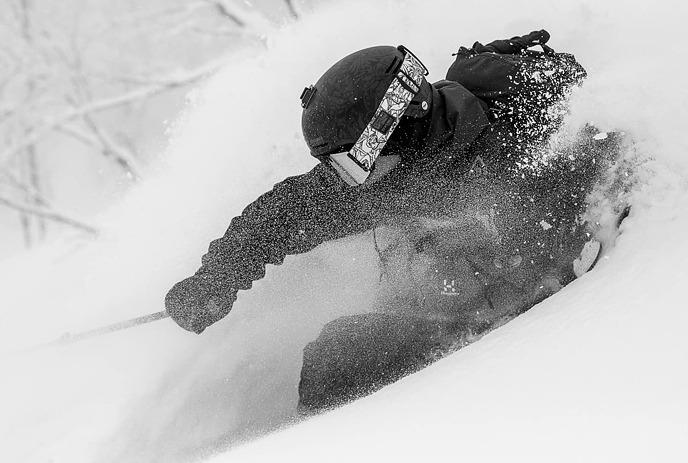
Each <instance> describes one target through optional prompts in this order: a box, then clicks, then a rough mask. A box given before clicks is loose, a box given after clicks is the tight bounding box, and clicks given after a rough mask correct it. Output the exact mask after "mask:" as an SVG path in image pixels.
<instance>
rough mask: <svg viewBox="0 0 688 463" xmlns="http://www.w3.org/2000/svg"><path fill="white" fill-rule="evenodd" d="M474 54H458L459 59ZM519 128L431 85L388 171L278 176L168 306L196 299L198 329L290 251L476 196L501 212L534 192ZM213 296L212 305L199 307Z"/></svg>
mask: <svg viewBox="0 0 688 463" xmlns="http://www.w3.org/2000/svg"><path fill="white" fill-rule="evenodd" d="M477 45H479V44H477ZM474 48H475V47H474ZM464 50H465V49H464ZM473 54H475V52H474V51H471V53H468V54H466V53H464V54H463V55H462V54H461V53H460V54H459V56H458V58H457V62H459V60H462V59H464V60H465V59H468V58H470V57H471V56H473ZM456 66H457V65H456V64H454V66H453V67H454V68H455V67H456ZM515 133H516V131H515V130H514V127H513V124H512V121H506V120H504V119H502V120H500V119H498V118H495V117H494V114H493V111H492V108H491V107H490V104H489V101H484V100H481V99H479V98H478V97H476V96H475V95H474V94H473V93H471V92H470V91H468V90H467V89H466V88H465V87H464V86H463V85H461V84H460V83H458V82H452V81H448V80H444V81H440V82H437V83H435V84H433V103H432V110H431V114H430V115H429V116H428V117H426V118H425V119H423V120H421V121H418V122H415V123H412V122H407V123H405V124H402V125H400V127H399V128H398V129H397V131H395V133H394V136H393V138H392V140H390V142H389V144H388V145H387V146H386V148H385V150H386V154H401V155H402V162H401V164H400V165H399V166H398V167H396V168H395V170H394V171H392V172H391V173H390V174H388V175H387V176H386V177H385V178H383V179H381V180H380V181H379V182H377V183H375V184H374V185H372V186H370V187H367V188H352V187H349V186H347V185H345V184H344V183H343V182H342V181H341V180H340V179H339V177H337V175H336V174H335V173H333V172H332V171H331V170H330V169H329V167H327V166H325V165H323V164H320V165H317V166H315V167H314V168H313V169H312V170H311V171H310V172H308V173H305V174H303V175H298V176H295V177H290V178H287V179H286V180H284V181H282V182H280V183H278V184H277V185H275V186H274V187H273V189H272V190H271V191H269V192H267V193H265V194H263V195H262V196H260V197H259V198H258V199H257V200H256V201H254V202H253V203H252V204H250V205H249V206H248V207H246V209H245V210H244V211H243V212H242V214H241V215H240V216H238V217H235V218H234V219H232V221H231V223H230V225H229V228H228V229H227V231H226V233H225V234H224V236H223V237H221V238H219V239H217V240H215V241H213V242H211V244H210V247H209V250H208V253H207V254H206V255H204V256H203V258H202V266H201V268H200V269H199V270H198V271H197V272H196V273H195V275H193V276H191V277H189V278H187V279H185V280H183V281H181V282H180V283H178V284H176V285H175V286H174V287H173V288H172V289H171V290H170V292H169V293H168V295H167V298H166V306H167V308H168V312H172V311H173V310H175V311H178V310H180V306H185V307H182V310H194V308H197V310H199V312H198V313H197V314H196V318H195V321H194V323H193V324H192V325H191V326H190V329H192V330H193V331H196V332H200V331H202V330H203V329H204V328H205V327H206V326H207V325H209V324H211V323H214V322H215V321H217V320H219V319H220V318H222V317H223V316H225V315H226V314H227V313H228V312H229V310H230V309H231V306H232V303H233V302H234V301H235V300H236V295H237V291H239V290H245V289H249V288H250V287H251V286H252V283H253V281H256V280H259V279H260V278H262V277H263V276H264V275H265V266H266V265H267V264H273V265H279V264H281V263H282V262H283V261H284V259H285V257H286V256H288V255H293V254H300V253H305V252H308V251H310V250H312V249H313V248H315V247H316V246H318V245H320V244H321V243H323V242H325V241H330V240H334V239H337V238H341V237H344V236H348V235H353V234H357V233H361V232H364V231H366V230H370V229H372V228H374V227H376V226H378V225H381V224H384V223H385V222H387V221H399V220H400V219H408V218H412V217H437V218H446V217H448V216H451V215H452V214H456V211H461V210H462V205H467V204H471V203H475V202H476V201H477V202H478V203H481V204H485V205H486V207H493V206H494V205H499V207H500V208H501V209H503V210H505V211H506V210H509V209H511V208H519V207H527V206H528V204H530V203H531V201H527V200H524V199H523V198H522V197H521V192H520V191H519V188H520V186H519V181H518V179H519V176H518V175H516V174H515V172H516V169H515V166H516V163H517V162H518V160H519V153H518V152H515V150H519V149H520V150H521V151H523V150H522V147H520V146H519V145H518V140H516V139H515ZM476 170H479V171H480V172H478V173H480V174H481V175H476ZM508 216H509V215H508V214H502V215H501V216H500V217H499V220H501V223H500V224H499V226H500V227H501V228H503V229H504V230H507V229H509V230H512V233H511V234H510V236H513V237H514V243H516V242H518V241H519V240H520V238H521V235H520V234H518V233H513V231H515V230H517V229H518V227H519V224H517V223H515V222H514V221H513V220H511V219H510V218H509V217H508ZM521 228H522V227H521ZM523 233H525V232H523ZM211 300H212V301H213V302H214V307H215V310H214V311H211V312H210V313H207V312H204V311H203V310H200V309H199V308H202V307H204V306H206V305H207V304H208V301H211ZM172 316H173V317H174V314H172ZM187 329H189V327H188V326H187Z"/></svg>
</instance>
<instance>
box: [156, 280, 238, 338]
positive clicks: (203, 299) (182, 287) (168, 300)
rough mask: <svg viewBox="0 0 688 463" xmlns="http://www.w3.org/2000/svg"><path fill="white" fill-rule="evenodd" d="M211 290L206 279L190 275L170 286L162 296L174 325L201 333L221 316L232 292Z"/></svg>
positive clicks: (225, 311) (228, 305)
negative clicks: (223, 293) (215, 292)
mask: <svg viewBox="0 0 688 463" xmlns="http://www.w3.org/2000/svg"><path fill="white" fill-rule="evenodd" d="M213 293H214V291H211V289H210V287H209V284H207V282H205V281H203V280H202V279H201V278H199V277H198V276H192V277H190V278H186V279H185V280H182V281H180V282H179V283H177V284H176V285H174V286H173V287H172V289H170V291H169V292H168V293H167V296H166V297H165V309H166V311H167V313H168V314H169V316H170V317H171V318H172V319H173V320H174V321H175V322H176V323H177V325H179V326H181V327H182V328H184V329H185V330H187V331H193V332H194V333H197V334H201V333H202V332H203V330H205V329H206V328H207V327H209V326H210V325H212V324H213V323H215V322H216V321H218V320H221V319H222V318H224V317H225V316H226V315H227V314H228V313H229V311H230V310H231V308H232V303H233V302H234V301H235V300H236V292H234V291H227V296H217V295H216V294H213Z"/></svg>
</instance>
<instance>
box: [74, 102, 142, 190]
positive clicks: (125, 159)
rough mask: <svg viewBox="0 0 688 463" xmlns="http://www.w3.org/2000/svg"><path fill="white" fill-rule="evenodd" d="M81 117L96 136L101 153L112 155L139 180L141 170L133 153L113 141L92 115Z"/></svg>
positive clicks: (128, 172)
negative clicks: (100, 146)
mask: <svg viewBox="0 0 688 463" xmlns="http://www.w3.org/2000/svg"><path fill="white" fill-rule="evenodd" d="M83 119H84V121H85V122H86V125H87V126H88V127H89V128H90V129H91V130H92V131H93V133H94V134H95V136H96V137H97V138H98V141H100V144H101V145H102V151H103V153H104V154H105V155H108V156H112V157H113V158H114V159H115V162H116V163H117V164H119V165H120V166H121V167H122V168H123V169H124V171H125V172H126V173H127V174H128V175H130V176H131V177H132V178H133V179H134V180H140V179H141V170H140V168H139V165H138V161H137V160H136V158H135V157H134V155H133V153H132V152H131V151H129V150H128V149H127V148H125V147H122V146H120V145H119V144H118V143H117V142H115V141H114V140H113V139H112V137H111V136H110V135H109V134H108V133H107V131H106V130H105V129H103V128H102V127H100V126H99V125H98V124H96V123H95V121H94V120H93V118H92V117H90V116H89V115H84V116H83Z"/></svg>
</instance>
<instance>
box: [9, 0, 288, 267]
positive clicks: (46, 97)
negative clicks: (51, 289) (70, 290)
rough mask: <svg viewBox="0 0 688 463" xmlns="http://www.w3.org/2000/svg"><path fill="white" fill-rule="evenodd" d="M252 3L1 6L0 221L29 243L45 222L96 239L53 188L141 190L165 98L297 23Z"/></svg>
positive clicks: (16, 1)
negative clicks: (1, 217) (237, 51)
mask: <svg viewBox="0 0 688 463" xmlns="http://www.w3.org/2000/svg"><path fill="white" fill-rule="evenodd" d="M258 3H260V5H259V6H255V5H253V4H251V3H250V2H248V1H240V0H145V1H143V2H142V1H135V0H121V1H119V2H109V1H107V0H62V1H60V2H49V1H47V0H5V1H4V2H2V3H0V41H1V43H2V44H3V45H2V46H1V48H0V206H4V207H0V214H8V213H14V214H19V221H18V224H19V229H20V230H21V233H22V236H23V241H24V243H25V245H26V246H31V245H32V244H33V243H35V242H36V241H39V240H41V239H43V237H45V235H46V232H47V231H48V230H52V229H53V228H54V227H47V222H50V223H59V224H60V226H65V225H66V226H69V227H71V228H74V229H78V230H81V231H85V232H87V233H89V234H94V233H97V230H96V229H95V227H93V226H91V225H89V224H87V223H85V222H84V221H83V220H79V219H77V218H75V217H73V214H72V213H68V212H66V211H65V210H67V209H74V210H78V209H79V207H76V206H74V205H70V204H65V207H64V209H65V210H60V209H59V208H58V207H56V206H55V202H56V201H55V198H54V196H60V187H59V186H58V187H56V186H55V185H64V184H65V183H73V182H77V183H78V182H79V181H80V180H82V179H80V178H76V176H77V175H84V174H78V172H79V171H84V170H86V171H87V172H90V174H94V175H96V176H102V175H104V174H103V173H106V175H109V176H110V177H111V178H110V181H111V182H112V183H117V184H122V183H125V184H130V183H133V182H136V181H137V180H138V179H140V178H141V177H142V176H144V175H145V164H146V156H145V152H146V149H145V146H146V145H147V144H148V143H149V138H150V134H149V133H148V132H150V131H149V130H148V131H147V130H146V129H145V128H146V127H149V125H150V122H151V119H156V123H157V125H158V126H160V124H159V122H157V121H160V120H166V119H168V118H170V117H172V116H173V114H169V113H168V112H165V113H163V114H160V110H159V108H161V107H162V108H166V111H170V108H169V106H170V104H169V103H168V102H166V101H165V100H166V99H171V100H175V101H179V100H181V99H182V98H183V94H184V92H185V90H186V89H188V88H189V86H190V85H193V84H195V83H197V82H198V81H199V80H201V79H203V78H206V77H207V76H209V75H210V74H212V73H213V72H214V71H215V70H216V69H218V68H219V67H220V66H222V65H223V64H224V63H225V59H224V57H225V56H226V54H227V52H228V51H229V50H231V49H232V48H236V47H238V46H246V45H254V46H264V45H265V35H266V33H267V32H268V30H269V29H270V28H271V27H273V26H274V22H275V21H279V20H281V19H282V18H286V17H290V18H292V19H296V18H298V16H299V15H298V12H297V9H296V7H295V5H294V2H293V1H291V0H285V1H282V0H269V1H267V0H266V1H262V2H258ZM172 106H175V105H174V104H173V105H172ZM176 106H177V107H178V106H179V103H177V104H176ZM156 108H157V109H156ZM175 109H176V108H175ZM151 112H153V113H156V116H151V114H150V113H151ZM158 128H159V127H158ZM77 152H79V153H83V152H86V153H87V154H88V156H90V157H94V156H97V157H99V158H102V159H104V160H106V161H107V165H109V166H110V167H107V166H105V165H104V164H103V163H102V162H92V163H91V164H89V165H88V167H87V168H84V167H83V166H81V167H79V168H78V169H77V168H75V166H74V163H75V162H77V161H75V159H80V158H79V156H76V153H77ZM82 158H83V155H82ZM56 159H58V160H59V161H58V162H56ZM46 165H48V166H49V168H48V167H45V166H46ZM85 175H89V174H85ZM65 177H71V178H70V179H69V180H68V181H67V180H65V179H64V178H65ZM98 180H99V181H100V180H103V179H100V178H99V179H98ZM107 180H108V179H104V181H105V182H106V183H107ZM99 181H96V182H93V183H95V184H97V183H99ZM51 186H52V187H51ZM79 194H81V195H87V194H89V192H88V191H80V192H79ZM63 196H64V195H63ZM66 196H67V197H68V196H69V195H66ZM73 197H76V196H73ZM57 202H59V201H57ZM67 202H68V201H67ZM14 223H15V225H14V228H16V227H17V225H16V224H17V222H16V221H15V222H14ZM10 226H11V225H9V223H8V222H7V221H4V222H3V221H0V227H3V228H7V227H10ZM3 235H5V236H8V233H6V232H3ZM0 254H2V250H1V249H0Z"/></svg>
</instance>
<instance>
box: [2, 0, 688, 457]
mask: <svg viewBox="0 0 688 463" xmlns="http://www.w3.org/2000/svg"><path fill="white" fill-rule="evenodd" d="M669 3H670V2H666V4H662V3H657V2H655V3H652V4H651V5H650V4H643V5H628V4H626V3H621V2H608V3H605V4H603V5H600V4H598V3H589V4H588V3H587V2H567V3H566V4H562V5H556V6H555V5H554V4H552V3H551V2H546V1H544V0H542V1H535V2H528V3H523V4H519V3H518V2H505V1H497V2H493V3H491V4H489V5H480V6H479V7H478V6H468V5H459V4H456V2H451V1H448V0H437V1H434V2H432V4H428V2H420V1H418V0H408V1H404V2H399V3H391V2H384V3H380V4H378V3H376V4H375V5H373V4H371V3H370V2H367V3H366V2H346V3H342V4H341V5H339V4H337V3H332V4H328V5H327V6H325V7H322V8H320V9H319V10H317V11H315V12H313V13H311V14H310V15H307V16H306V17H305V18H303V20H302V21H300V22H299V23H297V24H293V25H288V26H285V27H284V28H283V29H282V30H279V31H275V33H274V34H273V35H272V36H271V37H269V38H268V41H267V43H268V46H267V48H266V50H264V51H261V52H255V50H250V51H248V50H247V51H245V52H243V53H239V54H237V56H236V59H235V62H234V63H233V64H232V65H231V66H228V68H227V69H226V70H224V71H223V72H220V73H219V74H218V75H217V76H215V77H214V78H213V79H212V80H211V81H210V82H209V83H208V84H207V85H206V86H205V87H204V88H202V89H198V90H197V91H196V92H194V93H193V94H192V95H190V98H189V109H188V111H187V113H186V114H185V115H184V116H183V117H182V119H181V121H180V122H179V123H178V124H177V126H176V127H175V128H174V130H173V138H172V140H171V142H170V147H169V149H168V150H167V152H166V153H165V154H164V156H163V155H161V159H160V165H159V168H158V173H157V175H156V176H155V177H154V178H150V179H148V180H146V181H145V182H143V184H142V185H141V186H140V187H138V188H137V189H136V190H135V191H133V192H132V193H131V194H129V195H128V196H127V197H126V198H123V200H122V202H121V203H120V204H119V205H118V206H117V207H115V208H113V209H112V210H110V211H108V212H107V213H104V214H103V215H102V216H101V217H100V218H99V222H100V225H101V227H102V228H103V229H104V230H106V232H105V233H104V235H103V236H102V237H101V238H100V239H98V240H97V241H94V242H92V243H89V244H87V245H79V246H78V247H75V245H74V243H72V242H71V241H69V240H66V239H65V240H63V241H61V242H59V243H54V244H53V245H51V246H49V247H46V248H45V249H42V250H40V251H37V252H35V253H33V254H31V255H29V256H23V257H22V258H21V259H19V258H18V259H15V260H13V261H5V262H3V263H2V265H0V282H1V283H0V285H1V288H0V314H1V315H2V319H3V324H2V327H0V352H2V354H1V356H0V368H2V371H3V381H2V384H1V385H0V410H2V420H1V421H0V449H1V450H0V455H2V459H3V460H4V461H31V462H42V461H53V462H63V461H64V462H70V463H71V462H79V461H88V462H90V461H98V462H107V461H126V462H134V461H145V462H149V461H165V462H175V461H193V460H198V459H205V458H211V459H215V461H225V460H227V461H229V460H231V461H268V459H270V460H273V459H275V460H276V459H280V460H285V459H286V460H287V461H290V460H298V461H323V460H326V461H343V460H347V461H348V460H351V459H356V460H363V461H366V460H372V459H381V460H388V459H390V460H391V459H395V460H399V461H411V460H413V461H418V460H419V459H423V460H425V459H430V458H436V457H440V456H449V457H452V458H457V459H458V458H472V459H474V460H475V459H477V460H479V461H494V460H497V461H499V460H503V459H505V458H509V459H512V460H531V461H532V460H535V461H551V460H556V461H580V460H585V461H610V460H613V461H617V460H625V461H636V460H637V461H642V460H648V459H652V460H660V459H662V460H668V461H684V460H686V458H687V457H688V455H686V453H688V450H686V448H685V445H683V441H684V440H685V436H686V435H688V429H687V424H686V423H687V421H686V419H685V416H687V415H688V403H687V402H688V399H687V398H686V396H685V391H686V390H687V389H688V388H687V386H688V373H686V372H685V368H684V365H685V364H686V360H688V340H686V339H687V338H686V337H685V336H684V335H683V327H684V326H686V323H685V322H686V318H687V317H688V315H687V313H688V312H687V311H686V308H687V307H686V303H685V302H684V298H683V289H684V288H683V287H682V283H683V282H685V281H687V279H686V276H687V275H686V273H687V271H686V269H685V265H684V263H685V262H686V259H688V242H686V239H685V235H686V231H687V230H688V217H686V214H685V213H686V211H688V196H687V195H686V193H684V191H685V190H686V186H687V185H688V181H687V180H686V178H687V177H686V169H687V168H688V161H687V160H686V159H687V158H686V151H687V149H686V148H687V142H686V139H685V135H684V131H685V129H684V127H685V125H686V121H687V120H688V117H686V116H687V114H686V113H687V112H688V105H687V104H686V103H688V92H686V90H685V89H684V87H685V86H684V82H683V81H684V80H685V78H684V76H685V71H686V69H685V67H686V65H685V64H684V63H683V62H682V61H680V60H679V59H677V56H679V53H678V51H676V50H673V49H672V48H673V47H678V45H677V44H679V43H682V41H681V37H680V35H679V33H680V30H681V22H682V18H685V17H686V14H685V13H686V11H685V10H686V6H676V5H669ZM541 27H546V28H547V29H548V30H549V31H550V32H551V33H552V36H553V39H552V43H551V45H552V46H553V47H554V48H555V49H560V50H567V51H570V52H572V53H574V54H576V55H577V57H578V58H579V59H580V61H581V62H582V63H583V64H584V65H585V66H586V68H587V69H588V72H589V74H590V78H589V79H588V81H587V83H586V85H585V87H584V88H583V89H581V90H580V91H578V92H577V93H576V94H575V95H574V97H573V100H572V114H571V117H570V118H569V121H568V128H569V129H570V130H575V129H576V128H577V127H580V126H581V125H582V124H583V123H585V122H588V121H592V122H594V123H595V124H596V125H597V126H599V127H601V128H602V129H605V130H611V129H623V130H626V131H628V132H629V133H631V134H632V135H633V137H634V139H635V140H636V145H635V150H636V152H637V153H641V154H643V155H645V156H649V157H651V160H650V161H648V162H647V163H645V165H644V167H643V169H644V170H643V172H642V175H641V178H642V180H643V181H642V182H641V184H640V185H639V186H638V188H637V191H635V194H634V197H633V203H634V205H633V211H632V214H631V216H630V217H629V219H627V221H626V222H625V224H624V226H623V230H622V232H623V233H622V235H621V236H620V238H619V240H618V242H617V245H616V247H615V248H614V249H612V250H610V251H609V253H608V255H607V258H605V259H604V260H603V261H602V262H601V263H600V264H599V265H598V267H597V268H596V269H595V270H594V272H593V273H590V274H588V275H586V276H585V277H584V278H582V279H580V280H578V281H576V282H575V283H574V284H572V285H570V286H569V287H567V288H565V289H564V290H563V291H562V292H560V293H558V294H557V295H555V296H554V297H552V298H550V299H548V300H547V301H545V302H544V303H542V304H540V305H538V306H537V307H535V308H534V309H533V310H531V311H530V312H528V313H527V314H525V315H524V316H522V317H519V318H518V319H516V320H514V321H513V322H511V323H509V324H508V325H506V326H504V327H502V328H500V329H499V330H497V331H495V332H493V333H491V334H490V335H488V336H487V337H485V338H483V339H482V340H480V341H479V342H478V343H476V344H473V345H471V346H469V347H468V348H466V349H464V350H462V351H459V352H458V353H456V354H454V355H452V356H450V357H448V358H446V359H444V360H442V361H440V362H439V363H437V364H435V365H434V366H432V367H430V368H428V369H426V370H424V371H422V372H420V373H418V374H415V375H412V376H410V377H408V378H406V379H404V380H402V381H400V382H399V383H397V384H395V385H393V386H390V387H387V388H385V389H383V390H382V391H380V392H378V393H376V394H374V395H373V396H370V397H368V398H366V399H363V400H361V401H359V402H356V403H354V404H352V405H350V406H347V407H344V408H342V409H339V410H337V411H334V412H332V413H329V414H326V415H323V416H319V417H316V418H314V419H312V420H309V421H307V422H303V423H301V424H298V425H296V426H294V427H288V428H286V429H284V430H282V431H279V432H277V433H275V434H272V435H270V436H268V437H266V438H264V439H262V440H258V441H255V442H253V443H248V444H246V445H244V446H240V447H238V448H235V449H232V450H230V451H229V453H223V452H225V451H226V450H228V449H229V448H230V447H233V446H234V445H235V444H237V443H239V442H244V441H245V440H246V439H249V438H251V437H255V436H258V435H262V434H265V433H267V432H268V431H271V430H275V429H278V428H281V427H284V426H285V425H288V424H289V423H291V422H292V420H293V419H294V418H295V405H296V400H297V394H296V385H297V381H298V373H299V367H300V360H301V358H300V355H301V349H302V348H303V346H304V345H305V344H306V343H307V342H308V341H310V340H312V339H313V338H314V337H315V336H316V335H317V333H318V332H319V330H320V328H321V327H322V326H323V325H324V324H325V323H327V322H328V321H329V320H332V319H334V318H335V317H337V316H340V315H344V314H349V313H355V312H362V311H365V310H366V309H367V308H368V306H369V304H370V301H371V299H372V297H373V295H374V293H375V291H376V287H377V276H378V275H377V262H376V257H375V252H374V249H373V245H372V241H371V240H370V237H368V236H365V235H363V236H359V237H352V238H349V239H346V240H341V241H338V242H335V243H330V244H327V245H323V246H321V247H319V248H318V249H316V250H315V251H313V252H311V253H309V254H307V255H305V256H299V257H295V258H290V259H288V260H287V261H286V262H285V264H284V265H283V266H280V267H272V268H269V270H268V273H267V276H266V278H265V279H264V280H261V281H260V282H258V283H257V284H256V285H255V287H254V288H253V290H252V291H250V292H244V293H240V296H239V299H238V301H237V303H236V305H235V307H234V310H233V312H232V313H231V314H230V315H229V316H228V317H227V318H226V319H225V320H223V321H222V322H220V323H218V324H216V325H215V326H213V327H212V328H211V329H209V330H207V332H206V333H204V334H203V335H202V336H200V337H197V336H194V335H191V334H189V333H186V332H183V331H182V330H180V329H179V328H177V327H176V325H174V324H173V323H172V322H169V321H161V322H157V323H155V324H152V325H149V326H145V327H141V328H137V329H132V330H129V331H126V332H120V333H117V334H113V335H110V336H104V337H100V338H96V339H92V340H89V341H84V342H82V343H78V344H73V345H69V346H65V347H60V348H51V349H44V350H38V351H33V352H30V353H22V354H17V353H16V351H17V350H18V349H19V350H20V349H23V348H26V347H28V346H32V345H35V344H37V343H40V342H43V341H46V340H51V339H53V338H55V337H56V336H58V335H60V334H62V333H64V332H67V331H71V332H77V331H80V330H82V329H88V328H92V327H94V326H99V325H103V324H107V323H110V322H114V321H118V320H121V319H125V318H129V317H134V316H138V315H141V314H145V313H149V312H154V311H157V310H161V309H162V300H163V297H164V294H165V292H166V291H167V289H168V288H169V287H170V286H171V285H172V284H173V283H174V282H175V281H177V280H179V279H181V278H183V277H185V276H187V275H189V274H190V273H192V272H193V271H195V269H196V268H197V266H198V262H199V257H200V255H201V254H202V253H203V252H204V251H205V248H206V246H207V243H208V242H209V241H210V240H211V239H213V238H216V237H217V236H219V235H221V234H222V233H223V232H224V229H225V227H226V225H227V223H228V222H229V220H230V219H231V217H233V216H235V215H236V214H238V213H239V212H240V210H241V209H242V207H243V206H244V205H245V204H247V203H248V202H249V201H251V200H252V199H254V198H255V197H256V196H257V195H259V194H260V193H262V192H263V191H265V190H267V189H268V188H270V186H271V185H272V184H273V183H274V182H276V181H279V180H280V179H282V178H284V177H285V176H288V175H293V174H296V173H299V172H302V171H304V170H306V169H308V168H309V167H310V166H311V165H312V163H313V161H311V159H309V157H308V156H307V155H306V154H305V151H306V150H305V145H304V143H303V141H302V140H301V138H300V127H299V122H300V107H299V105H298V95H299V94H300V90H301V89H302V88H303V86H304V85H307V84H310V83H311V82H313V81H315V80H316V79H317V77H318V76H319V75H320V73H321V72H322V71H323V70H325V69H326V68H327V67H328V66H329V65H330V64H332V62H334V61H335V60H337V59H338V58H339V57H341V56H343V55H345V54H347V53H349V52H351V51H353V50H356V49H359V48H362V47H365V46H370V45H374V44H384V43H392V44H396V43H404V44H405V45H407V46H408V47H409V48H411V49H412V50H414V52H415V53H416V54H417V55H418V56H421V57H422V58H423V61H424V62H425V64H426V65H427V66H428V67H429V68H430V70H431V75H430V78H431V80H439V79H441V78H442V77H443V76H444V72H445V71H446V68H447V66H448V65H449V63H450V62H451V56H450V55H451V53H452V52H453V51H454V50H455V48H456V47H457V46H458V45H459V44H466V45H470V44H471V43H472V42H473V41H474V40H481V41H483V42H486V41H489V40H492V39H494V38H497V37H505V36H510V35H514V34H520V33H524V32H527V31H530V30H533V29H538V28H541ZM641 32H642V34H641ZM650 37H651V38H652V40H650V39H649V38H650Z"/></svg>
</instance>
